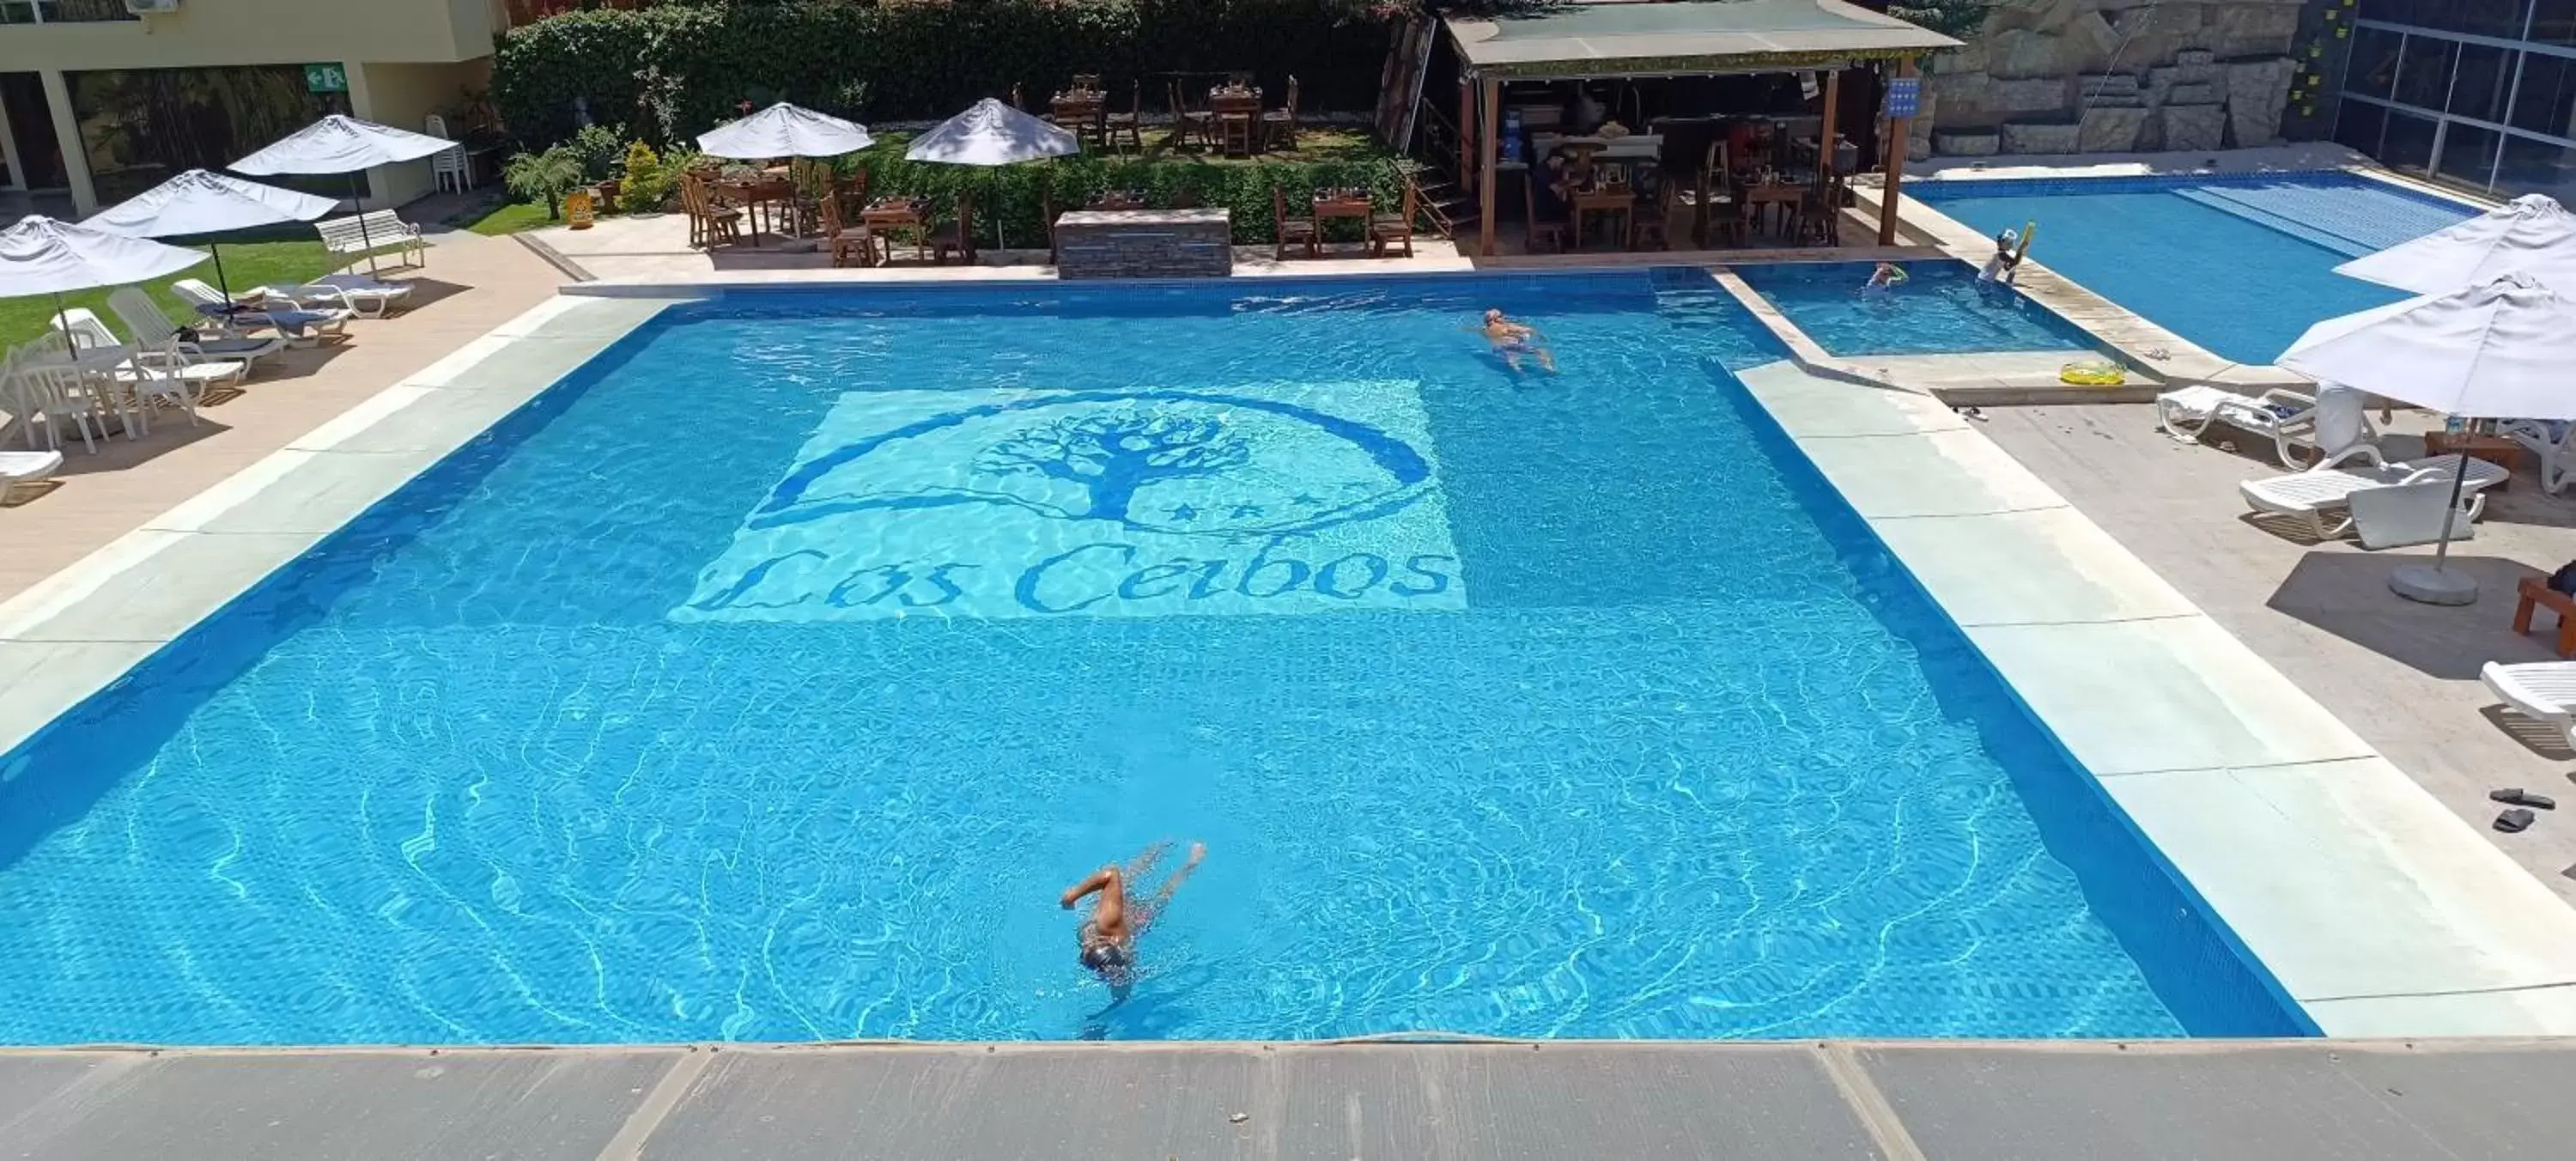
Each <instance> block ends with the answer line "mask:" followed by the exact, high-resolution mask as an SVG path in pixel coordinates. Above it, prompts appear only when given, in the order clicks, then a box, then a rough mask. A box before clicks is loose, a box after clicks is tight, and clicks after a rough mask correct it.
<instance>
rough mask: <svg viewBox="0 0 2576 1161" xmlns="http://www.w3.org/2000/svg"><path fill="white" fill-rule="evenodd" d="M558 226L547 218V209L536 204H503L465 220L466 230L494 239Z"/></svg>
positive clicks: (555, 221)
mask: <svg viewBox="0 0 2576 1161" xmlns="http://www.w3.org/2000/svg"><path fill="white" fill-rule="evenodd" d="M557 224H559V222H558V221H557V220H556V219H553V218H549V217H547V216H546V207H544V206H542V205H539V204H538V203H536V202H503V203H501V204H499V205H496V206H493V207H492V208H491V209H490V210H489V211H487V212H485V213H482V214H480V215H476V216H471V217H468V218H467V219H466V220H465V228H466V229H468V230H472V231H474V232H475V233H477V234H483V235H487V236H490V237H494V238H498V237H500V236H501V235H503V234H516V233H518V232H519V231H521V230H534V229H537V228H539V227H542V226H552V225H557Z"/></svg>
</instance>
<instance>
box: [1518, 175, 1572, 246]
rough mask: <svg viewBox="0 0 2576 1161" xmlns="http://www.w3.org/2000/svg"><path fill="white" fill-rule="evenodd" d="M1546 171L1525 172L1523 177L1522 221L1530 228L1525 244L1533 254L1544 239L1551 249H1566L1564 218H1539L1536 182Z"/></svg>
mask: <svg viewBox="0 0 2576 1161" xmlns="http://www.w3.org/2000/svg"><path fill="white" fill-rule="evenodd" d="M1544 173H1545V171H1544V170H1540V171H1534V172H1531V173H1528V174H1524V175H1523V176H1522V178H1521V221H1522V222H1523V223H1524V225H1525V227H1526V229H1527V230H1528V238H1527V240H1526V243H1525V244H1526V245H1527V246H1528V247H1529V252H1530V253H1532V254H1536V253H1538V252H1539V242H1540V240H1542V239H1544V240H1546V242H1547V245H1548V248H1549V249H1551V250H1556V251H1559V252H1562V251H1563V250H1564V249H1565V227H1566V223H1565V222H1563V221H1562V220H1559V221H1553V222H1542V221H1540V220H1539V219H1538V187H1537V186H1536V184H1535V183H1536V182H1538V181H1539V180H1540V179H1541V177H1542V176H1543V175H1544Z"/></svg>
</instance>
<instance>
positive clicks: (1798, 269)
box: [1733, 260, 2094, 357]
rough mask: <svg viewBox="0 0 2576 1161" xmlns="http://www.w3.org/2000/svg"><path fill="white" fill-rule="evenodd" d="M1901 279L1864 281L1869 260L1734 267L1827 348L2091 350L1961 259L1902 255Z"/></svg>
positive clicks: (1889, 351)
mask: <svg viewBox="0 0 2576 1161" xmlns="http://www.w3.org/2000/svg"><path fill="white" fill-rule="evenodd" d="M1899 265H1900V266H1901V268H1902V269H1903V270H1904V271H1905V273H1906V279H1905V282H1904V283H1903V284H1902V285H1900V286H1896V287H1891V288H1888V289H1885V290H1881V289H1877V288H1874V287H1870V286H1869V285H1868V283H1869V279H1870V276H1871V273H1872V272H1873V270H1875V266H1874V265H1873V264H1871V263H1867V262H1779V263H1761V264H1753V265H1745V266H1738V267H1734V268H1733V269H1734V271H1735V273H1736V275H1737V276H1738V277H1741V278H1743V279H1744V281H1745V284H1746V285H1748V286H1751V287H1752V288H1753V289H1755V290H1757V291H1759V292H1761V294H1762V297H1764V298H1766V299H1769V300H1770V301H1771V304H1772V305H1774V306H1777V307H1779V308H1780V313H1782V314H1784V315H1787V316H1788V318H1789V321H1790V322H1791V323H1793V324H1795V325H1796V326H1797V328H1798V329H1799V330H1802V331H1805V332H1806V333H1807V337H1808V338H1811V339H1814V340H1816V344H1817V345H1818V346H1821V347H1823V348H1824V349H1825V352H1826V353H1827V354H1831V355H1842V356H1847V357H1848V356H1857V355H1952V354H1972V353H1975V352H1980V351H2090V350H2093V349H2094V346H2093V341H2092V337H2091V336H2089V335H2087V334H2085V333H2084V331H2082V330H2081V329H2078V328H2077V327H2076V326H2075V325H2074V324H2073V323H2070V322H2067V321H2066V320H2064V319H2061V318H2059V317H2057V316H2056V315H2054V314H2051V313H2049V310H2048V308H2047V307H2044V306H2041V305H2039V304H2038V303H2036V302H2032V301H2031V300H2030V299H2029V298H2027V297H2024V296H2023V295H2021V294H2020V293H2018V292H2016V291H2014V290H2012V289H2010V288H2008V287H1997V286H1994V285H1993V284H1990V283H1989V284H1982V285H1981V284H1980V283H1978V281H1977V272H1976V270H1975V269H1973V268H1971V267H1969V266H1968V265H1967V264H1966V263H1963V262H1953V261H1947V260H1943V261H1932V262H1906V263H1900V264H1899Z"/></svg>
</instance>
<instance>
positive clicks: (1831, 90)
mask: <svg viewBox="0 0 2576 1161" xmlns="http://www.w3.org/2000/svg"><path fill="white" fill-rule="evenodd" d="M1842 95H1843V70H1842V68H1841V66H1839V65H1837V66H1835V67H1834V68H1833V69H1832V70H1831V71H1829V72H1827V73H1826V74H1825V127H1824V129H1823V130H1822V131H1820V132H1818V133H1817V134H1816V187H1817V188H1818V189H1823V190H1831V189H1832V188H1833V184H1834V112H1835V110H1834V105H1835V104H1836V103H1837V102H1839V101H1841V100H1842ZM1833 212H1835V213H1837V214H1839V213H1841V212H1843V211H1842V208H1841V207H1840V206H1836V207H1833Z"/></svg>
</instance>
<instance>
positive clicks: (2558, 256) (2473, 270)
mask: <svg viewBox="0 0 2576 1161" xmlns="http://www.w3.org/2000/svg"><path fill="white" fill-rule="evenodd" d="M2335 273H2337V274H2343V275H2348V276H2350V277H2353V278H2358V279H2361V280H2362V281H2364V282H2376V283H2378V284H2380V285H2381V286H2394V287H2396V288H2397V289H2399V290H2411V291H2413V292H2415V293H2417V294H2443V293H2447V292H2449V291H2453V290H2458V289H2460V288H2461V287H2463V286H2477V285H2479V284H2482V283H2487V282H2492V281H2494V280H2496V279H2498V278H2501V277H2503V276H2505V275H2507V274H2528V275H2530V276H2532V277H2533V278H2535V279H2537V280H2539V281H2540V282H2541V283H2542V284H2543V285H2547V286H2552V287H2557V288H2560V289H2563V290H2565V291H2567V292H2568V293H2569V294H2576V214H2571V213H2569V212H2567V208H2566V207H2564V206H2561V205H2559V204H2558V202H2557V201H2556V200H2554V199H2552V198H2549V197H2547V196H2546V195H2542V194H2525V195H2523V196H2521V197H2518V198H2515V199H2513V200H2512V201H2510V202H2507V203H2505V204H2504V205H2501V206H2498V207H2496V208H2495V209H2492V210H2489V211H2487V212H2486V213H2483V214H2480V215H2478V216H2477V217H2474V218H2471V219H2469V220H2467V221H2465V222H2461V223H2459V224H2458V225H2454V226H2448V227H2445V228H2443V229H2439V230H2435V231H2433V232H2432V233H2430V234H2426V235H2424V236H2423V237H2421V238H2417V239H2415V240H2414V241H2411V242H2401V243H2398V244H2397V245H2395V246H2391V247H2389V248H2388V249H2385V250H2382V251H2380V252H2378V253H2376V254H2372V255H2369V256H2368V257H2364V258H2355V259H2353V260H2352V261H2350V262H2346V263H2344V264H2343V265H2341V266H2337V267H2335Z"/></svg>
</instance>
